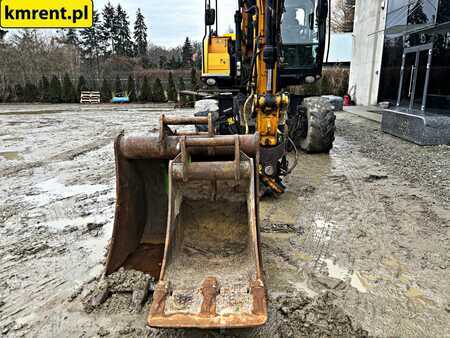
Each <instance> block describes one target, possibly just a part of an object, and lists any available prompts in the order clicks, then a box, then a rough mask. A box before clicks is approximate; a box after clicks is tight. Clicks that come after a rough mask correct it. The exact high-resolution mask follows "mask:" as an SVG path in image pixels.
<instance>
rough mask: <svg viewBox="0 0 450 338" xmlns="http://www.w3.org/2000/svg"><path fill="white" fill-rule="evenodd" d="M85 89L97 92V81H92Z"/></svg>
mask: <svg viewBox="0 0 450 338" xmlns="http://www.w3.org/2000/svg"><path fill="white" fill-rule="evenodd" d="M87 89H88V90H92V91H99V88H98V83H97V79H92V80H91V84H90V85H89V87H88V88H87Z"/></svg>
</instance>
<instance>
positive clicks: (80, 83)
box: [77, 75, 88, 97]
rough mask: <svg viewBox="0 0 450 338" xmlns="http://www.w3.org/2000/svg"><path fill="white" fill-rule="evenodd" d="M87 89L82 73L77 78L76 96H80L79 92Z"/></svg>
mask: <svg viewBox="0 0 450 338" xmlns="http://www.w3.org/2000/svg"><path fill="white" fill-rule="evenodd" d="M87 89H88V87H87V83H86V79H85V78H84V76H83V75H80V77H79V78H78V85H77V96H78V97H80V96H81V92H83V91H86V90H87Z"/></svg>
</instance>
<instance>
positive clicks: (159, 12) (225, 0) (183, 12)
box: [94, 0, 238, 47]
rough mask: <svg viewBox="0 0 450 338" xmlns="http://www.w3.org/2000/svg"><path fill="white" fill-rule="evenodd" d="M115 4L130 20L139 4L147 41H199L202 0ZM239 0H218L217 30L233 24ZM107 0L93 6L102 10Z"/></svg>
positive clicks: (169, 43) (122, 1)
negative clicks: (145, 25)
mask: <svg viewBox="0 0 450 338" xmlns="http://www.w3.org/2000/svg"><path fill="white" fill-rule="evenodd" d="M110 2H111V3H112V4H113V5H114V6H117V5H118V4H119V3H120V4H121V6H122V7H124V8H125V9H126V10H127V12H128V16H129V20H130V22H131V24H132V25H131V29H132V27H133V24H134V20H135V17H136V11H137V9H138V8H141V10H142V12H143V14H144V16H145V23H146V24H147V27H148V28H149V31H148V34H149V40H150V43H153V44H156V45H160V46H164V47H175V46H178V45H181V44H182V43H183V42H184V40H185V39H186V36H189V37H190V38H192V39H193V40H198V41H200V40H201V39H202V38H203V35H204V25H203V21H204V19H203V17H204V8H205V2H204V0H143V1H142V0H141V1H138V0H111V1H110ZM237 2H238V0H219V30H220V31H219V33H220V32H221V33H224V31H225V30H226V29H227V28H228V27H229V26H230V25H232V26H234V25H233V21H234V12H235V11H236V7H237ZM106 3H108V0H94V7H95V9H96V10H98V11H99V12H101V10H102V8H103V7H104V5H105V4H106Z"/></svg>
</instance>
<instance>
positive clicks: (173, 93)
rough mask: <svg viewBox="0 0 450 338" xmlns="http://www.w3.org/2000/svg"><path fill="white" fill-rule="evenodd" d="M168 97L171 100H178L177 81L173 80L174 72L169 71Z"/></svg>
mask: <svg viewBox="0 0 450 338" xmlns="http://www.w3.org/2000/svg"><path fill="white" fill-rule="evenodd" d="M167 98H168V99H169V101H174V102H176V101H178V94H177V87H176V86H175V81H174V80H173V75H172V72H170V73H169V83H168V85H167Z"/></svg>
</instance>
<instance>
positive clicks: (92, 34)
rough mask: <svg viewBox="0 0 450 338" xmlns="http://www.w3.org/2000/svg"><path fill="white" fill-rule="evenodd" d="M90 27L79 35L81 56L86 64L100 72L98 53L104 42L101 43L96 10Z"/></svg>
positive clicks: (102, 50) (100, 51)
mask: <svg viewBox="0 0 450 338" xmlns="http://www.w3.org/2000/svg"><path fill="white" fill-rule="evenodd" d="M92 21H93V24H92V27H90V28H87V29H83V30H82V31H81V32H80V36H81V42H80V47H81V56H82V57H83V58H84V59H85V60H86V61H87V63H88V65H89V66H90V67H91V68H93V67H95V70H96V72H97V77H98V76H99V73H100V55H101V54H102V53H103V52H104V44H103V43H102V41H103V39H102V31H101V29H100V18H99V15H98V13H97V12H96V11H94V15H93V19H92Z"/></svg>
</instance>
